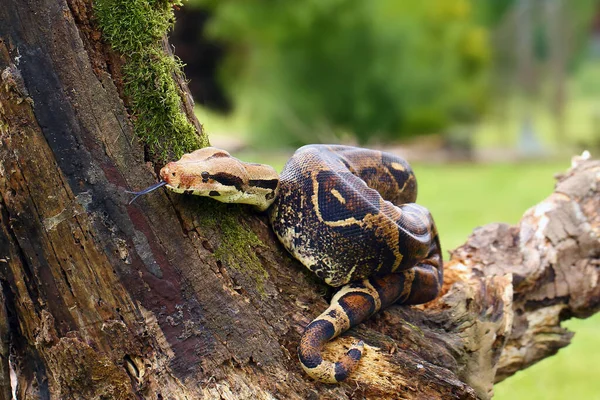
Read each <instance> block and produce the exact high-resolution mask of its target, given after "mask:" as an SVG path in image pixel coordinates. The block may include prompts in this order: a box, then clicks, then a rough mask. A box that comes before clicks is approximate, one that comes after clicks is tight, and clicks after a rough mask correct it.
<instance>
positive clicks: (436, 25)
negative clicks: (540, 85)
mask: <svg viewBox="0 0 600 400" xmlns="http://www.w3.org/2000/svg"><path fill="white" fill-rule="evenodd" d="M196 3H197V4H198V5H203V6H206V7H210V9H211V10H212V11H213V12H214V18H213V20H212V23H211V25H210V26H209V32H210V34H211V35H212V36H213V37H215V38H219V39H220V40H223V41H226V42H227V43H229V44H230V45H231V46H232V47H233V49H232V50H231V51H230V52H229V57H228V59H227V64H226V66H225V67H224V68H223V70H222V74H223V75H222V78H223V79H222V81H223V82H224V83H225V84H226V85H227V88H228V90H229V91H230V93H232V94H233V95H234V96H235V98H236V99H237V102H238V107H243V108H245V109H246V110H247V112H248V113H249V114H251V115H252V119H251V123H252V128H253V129H252V130H253V133H256V134H257V135H258V136H260V139H264V138H265V137H268V138H269V140H268V141H266V143H272V144H281V143H277V142H280V141H282V142H284V143H286V144H295V145H298V144H302V143H307V142H315V141H323V140H333V139H334V138H335V137H336V135H341V134H343V133H348V132H351V133H352V134H353V135H355V136H356V138H357V139H358V141H359V142H361V143H364V142H366V141H367V140H368V139H372V138H376V139H379V140H386V139H388V140H389V139H391V138H396V137H402V136H406V135H414V134H419V133H430V132H437V131H439V130H440V129H442V128H444V127H445V126H447V125H448V124H449V123H451V122H456V121H465V120H468V121H471V120H473V119H476V118H477V117H478V116H479V115H481V113H482V111H483V110H484V109H485V106H486V103H487V102H486V87H487V85H486V79H485V77H486V73H487V71H488V69H489V65H490V49H489V45H488V33H489V32H488V30H487V29H486V28H485V26H483V25H482V24H481V23H480V22H479V21H478V18H477V16H476V14H477V12H476V11H477V10H476V9H475V8H474V7H475V5H474V4H475V3H476V2H474V1H469V0H425V1H419V2H416V1H408V2H405V1H395V0H377V1H360V0H308V1H294V2H273V1H262V0H255V1H247V2H238V1H227V0H219V1H210V0H206V1H202V0H199V1H196ZM274 139H275V140H274ZM264 142H265V141H264V140H263V143H264Z"/></svg>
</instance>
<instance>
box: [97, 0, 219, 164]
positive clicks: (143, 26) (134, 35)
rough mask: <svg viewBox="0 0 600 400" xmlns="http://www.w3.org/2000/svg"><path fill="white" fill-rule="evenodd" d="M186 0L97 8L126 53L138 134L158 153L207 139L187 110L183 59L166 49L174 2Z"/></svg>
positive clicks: (138, 0)
mask: <svg viewBox="0 0 600 400" xmlns="http://www.w3.org/2000/svg"><path fill="white" fill-rule="evenodd" d="M181 4H182V3H181V0H96V1H95V4H94V9H95V12H96V16H97V18H98V21H99V24H100V27H101V29H102V33H103V35H104V38H105V39H106V40H107V41H108V42H109V43H110V44H111V46H112V47H113V48H114V49H115V50H116V51H118V52H119V53H121V54H123V56H124V57H125V58H126V62H125V65H124V67H123V82H124V86H125V87H124V91H125V96H127V100H128V106H129V107H130V110H131V113H132V120H133V123H134V129H135V132H136V134H137V135H138V136H139V137H140V138H141V139H142V140H143V141H144V142H145V143H146V144H147V145H148V146H149V148H150V151H151V152H152V153H153V154H158V155H159V156H161V157H162V158H166V157H167V156H169V155H174V156H176V157H179V156H181V155H182V154H183V153H186V152H190V151H192V150H195V149H197V148H200V147H204V146H207V145H208V139H207V138H206V136H204V135H203V136H199V135H198V134H197V133H196V129H195V127H194V125H193V124H192V123H190V122H189V121H188V119H187V117H186V115H185V113H184V112H183V107H182V101H181V97H180V93H179V90H178V88H177V86H176V84H175V81H174V79H173V78H174V77H175V76H177V75H181V74H182V63H181V61H180V60H179V59H177V58H174V57H170V56H168V55H167V54H165V52H164V51H163V49H162V38H163V36H164V35H165V34H166V33H167V31H168V30H169V29H170V28H171V27H172V26H173V23H174V16H173V7H174V6H179V5H181Z"/></svg>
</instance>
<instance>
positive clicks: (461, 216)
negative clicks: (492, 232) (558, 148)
mask: <svg viewBox="0 0 600 400" xmlns="http://www.w3.org/2000/svg"><path fill="white" fill-rule="evenodd" d="M565 161H566V160H565ZM568 166H569V165H568V163H567V162H564V163H560V162H552V163H520V164H445V165H431V164H430V165H427V164H416V165H413V168H414V170H415V174H416V175H417V180H418V182H419V198H418V202H419V203H420V204H422V205H424V206H426V207H427V208H429V209H430V210H431V213H432V214H433V216H434V218H435V221H436V224H437V226H438V230H439V232H440V237H441V240H442V246H443V247H444V248H445V249H453V248H455V247H457V246H458V245H460V244H462V243H464V241H465V239H466V238H467V236H468V235H470V234H471V232H472V231H473V229H474V228H476V227H478V226H481V225H485V224H488V223H491V222H506V223H509V224H515V223H517V222H518V221H519V219H520V218H521V216H522V215H523V213H524V212H525V210H527V209H528V208H529V207H531V206H533V205H535V204H537V203H538V202H540V201H541V200H542V199H544V198H545V197H546V196H548V195H549V194H550V193H552V190H553V188H554V179H553V176H554V174H555V173H557V172H563V171H565V170H566V169H567V168H568Z"/></svg>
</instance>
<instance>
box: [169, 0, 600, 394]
mask: <svg viewBox="0 0 600 400" xmlns="http://www.w3.org/2000/svg"><path fill="white" fill-rule="evenodd" d="M171 42H172V43H173V44H174V46H175V51H176V54H177V55H178V56H179V57H181V58H182V60H183V62H184V63H186V64H187V65H186V68H185V69H186V74H187V77H188V78H189V79H190V88H191V90H192V92H193V94H194V99H195V101H196V104H197V114H198V118H199V120H200V121H201V122H202V123H203V125H204V127H205V129H206V130H207V132H208V134H209V137H210V140H211V142H212V144H213V145H216V146H219V147H223V148H226V149H227V150H229V151H231V152H233V153H234V155H236V156H238V157H239V158H242V159H245V160H247V161H254V162H265V163H269V164H271V165H273V166H275V167H276V168H279V169H280V168H281V167H282V166H283V163H284V162H285V160H286V159H287V158H288V157H289V155H290V154H291V153H292V152H293V150H294V149H295V148H296V147H298V146H300V145H303V144H306V143H323V142H335V143H346V144H356V145H364V146H367V147H373V148H379V149H385V150H388V151H392V152H396V153H398V154H400V155H403V156H404V157H406V158H407V159H408V160H409V161H410V162H411V163H412V164H413V166H414V168H415V171H416V173H417V177H418V179H419V192H420V193H419V202H420V203H422V204H423V205H425V206H427V207H429V208H430V209H431V211H432V213H433V215H434V217H435V218H436V222H437V224H438V228H439V231H440V234H441V237H442V245H443V247H444V248H446V249H452V248H455V247H457V246H458V245H460V244H461V243H463V242H464V240H465V239H466V237H467V236H468V235H469V234H470V233H471V231H472V230H473V228H475V227H477V226H480V225H484V224H487V223H490V222H507V223H511V224H515V223H517V222H518V221H519V219H520V217H521V215H522V214H523V213H524V211H525V210H526V209H527V208H529V207H531V206H533V205H535V204H536V203H538V202H539V201H540V200H542V199H543V198H545V197H546V196H547V195H548V194H550V193H551V192H552V189H553V184H554V179H553V174H555V173H559V172H562V171H565V170H566V169H567V168H568V167H569V164H570V157H571V156H572V155H574V154H580V153H581V152H582V151H583V150H589V151H590V152H591V153H592V155H593V156H595V157H598V154H600V101H599V99H600V97H599V96H600V1H599V0H577V1H568V0H494V1H476V0H419V1H415V0H405V1H397V0H370V1H364V0H363V1H360V0H296V1H276V0H246V1H235V0H189V1H188V3H187V4H186V6H185V7H183V8H182V9H181V10H179V11H178V22H177V25H176V27H175V30H174V32H173V34H172V40H171ZM565 325H566V326H567V327H568V328H569V329H572V330H574V331H575V332H576V335H575V337H574V339H573V344H571V345H570V346H568V347H566V348H565V349H562V350H560V351H559V353H558V354H557V355H556V356H553V357H550V358H548V359H546V360H543V361H542V362H540V363H538V364H536V365H535V366H533V367H531V368H529V369H527V370H526V371H523V372H519V373H518V374H516V375H515V376H513V377H511V378H509V379H507V380H506V381H505V382H502V383H500V384H498V385H496V388H495V390H496V397H495V398H497V399H509V398H510V399H566V398H576V399H600V380H599V377H600V365H599V364H600V363H599V361H600V314H598V315H596V316H594V317H591V318H589V319H587V320H572V321H567V322H566V323H565Z"/></svg>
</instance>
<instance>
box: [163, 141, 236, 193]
mask: <svg viewBox="0 0 600 400" xmlns="http://www.w3.org/2000/svg"><path fill="white" fill-rule="evenodd" d="M160 177H161V179H162V180H163V181H165V182H166V183H167V187H168V188H169V189H171V190H173V191H175V192H178V193H192V194H195V195H198V196H210V197H222V196H229V195H233V194H235V193H239V192H241V191H242V190H243V186H244V183H245V182H247V181H248V173H247V171H246V169H245V168H244V167H243V166H242V163H241V161H239V160H238V159H236V158H233V157H231V156H230V155H229V153H228V152H226V151H224V150H220V149H216V148H214V147H206V148H203V149H200V150H196V151H194V152H192V153H189V154H185V155H184V156H183V157H181V159H180V160H178V161H174V162H170V163H168V164H167V165H165V166H164V167H163V168H162V169H161V170H160Z"/></svg>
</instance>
